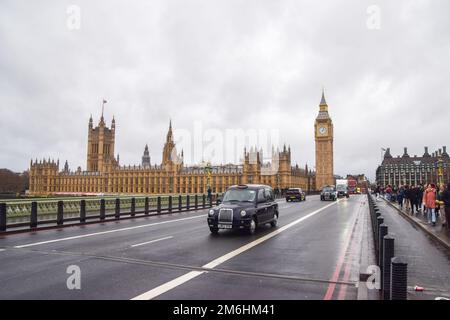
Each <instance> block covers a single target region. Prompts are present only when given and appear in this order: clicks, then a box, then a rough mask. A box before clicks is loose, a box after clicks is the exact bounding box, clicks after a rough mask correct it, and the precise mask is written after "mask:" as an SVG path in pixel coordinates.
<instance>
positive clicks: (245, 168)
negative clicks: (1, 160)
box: [30, 115, 315, 195]
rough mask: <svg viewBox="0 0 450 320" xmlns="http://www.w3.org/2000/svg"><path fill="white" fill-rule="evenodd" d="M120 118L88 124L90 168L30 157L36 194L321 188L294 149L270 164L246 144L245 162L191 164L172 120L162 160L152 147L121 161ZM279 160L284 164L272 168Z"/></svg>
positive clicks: (33, 191)
mask: <svg viewBox="0 0 450 320" xmlns="http://www.w3.org/2000/svg"><path fill="white" fill-rule="evenodd" d="M115 133H116V123H115V120H114V119H113V120H112V123H111V127H110V128H108V127H107V126H106V124H105V121H104V118H103V115H102V117H101V119H100V122H99V124H98V126H96V127H95V128H94V126H93V121H92V117H91V118H90V119H89V126H88V148H87V171H82V170H81V168H78V170H76V171H70V169H69V166H68V164H67V161H66V163H65V165H64V168H63V169H62V170H60V168H59V161H53V160H50V159H48V160H40V161H38V160H36V161H31V163H30V194H31V195H51V194H168V193H174V194H185V193H206V192H207V189H208V185H209V186H211V189H212V192H214V193H221V192H224V191H225V190H226V189H227V187H229V186H230V185H235V184H245V183H262V184H268V185H271V186H272V187H273V188H276V189H281V190H282V189H286V188H290V187H300V188H303V189H304V190H315V173H314V172H313V171H312V170H309V169H308V167H307V166H305V168H299V167H298V166H297V165H296V166H292V165H291V149H290V147H289V148H286V146H285V147H284V148H283V150H282V151H279V150H277V152H273V153H272V154H275V156H274V157H273V159H272V162H271V163H269V164H263V162H262V150H259V151H258V150H255V149H251V150H250V151H247V150H244V160H243V163H241V164H238V165H236V164H228V165H221V166H211V167H209V168H207V167H205V166H185V165H184V164H183V152H181V154H178V153H177V151H176V147H175V143H174V140H173V134H172V124H170V125H169V130H168V133H167V136H166V142H165V145H164V148H163V157H162V163H161V164H160V165H152V164H151V163H150V155H149V151H148V147H147V146H146V147H145V150H144V155H143V157H142V164H141V165H138V166H121V165H120V159H119V155H117V157H114V142H115ZM274 161H278V170H272V169H273V168H275V166H274V167H273V168H272V166H273V163H274Z"/></svg>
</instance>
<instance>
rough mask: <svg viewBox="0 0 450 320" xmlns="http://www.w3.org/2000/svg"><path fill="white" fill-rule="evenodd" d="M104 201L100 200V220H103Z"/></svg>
mask: <svg viewBox="0 0 450 320" xmlns="http://www.w3.org/2000/svg"><path fill="white" fill-rule="evenodd" d="M105 213H106V210H105V199H101V200H100V220H105Z"/></svg>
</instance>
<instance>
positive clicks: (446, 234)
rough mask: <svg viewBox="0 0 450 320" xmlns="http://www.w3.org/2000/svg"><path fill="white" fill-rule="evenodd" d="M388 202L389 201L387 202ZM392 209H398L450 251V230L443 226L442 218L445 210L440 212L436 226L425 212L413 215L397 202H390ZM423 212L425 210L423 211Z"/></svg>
mask: <svg viewBox="0 0 450 320" xmlns="http://www.w3.org/2000/svg"><path fill="white" fill-rule="evenodd" d="M386 201H387V200H386ZM388 203H389V204H390V205H391V206H392V207H394V208H396V209H397V211H399V212H400V213H401V214H402V215H403V216H404V217H405V218H407V219H409V220H411V221H412V222H414V223H415V224H416V225H417V226H418V227H420V228H421V229H423V230H424V231H425V232H426V233H427V234H428V235H429V236H431V237H433V238H434V239H435V240H437V241H439V242H441V243H442V244H443V245H444V246H446V247H447V248H448V249H449V250H450V229H448V228H446V227H444V226H443V225H442V216H443V215H444V214H445V213H444V209H443V208H442V209H441V210H440V214H439V216H438V217H437V218H436V225H435V226H433V225H430V224H429V223H428V219H427V217H426V216H425V215H424V214H423V211H421V212H416V213H414V214H411V212H410V211H409V212H407V211H406V210H405V209H404V208H403V209H401V208H400V206H399V205H398V203H397V202H391V201H390V202H388ZM422 210H423V209H422Z"/></svg>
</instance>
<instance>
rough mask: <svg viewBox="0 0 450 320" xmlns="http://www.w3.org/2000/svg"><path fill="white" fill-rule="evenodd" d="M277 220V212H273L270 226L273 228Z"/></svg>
mask: <svg viewBox="0 0 450 320" xmlns="http://www.w3.org/2000/svg"><path fill="white" fill-rule="evenodd" d="M277 222H278V215H277V214H274V215H273V220H272V222H271V223H270V226H271V227H272V228H275V227H276V226H277Z"/></svg>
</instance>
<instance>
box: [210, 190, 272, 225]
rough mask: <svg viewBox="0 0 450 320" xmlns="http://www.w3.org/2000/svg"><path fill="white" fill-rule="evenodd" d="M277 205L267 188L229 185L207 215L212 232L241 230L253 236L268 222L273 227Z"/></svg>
mask: <svg viewBox="0 0 450 320" xmlns="http://www.w3.org/2000/svg"><path fill="white" fill-rule="evenodd" d="M277 221H278V204H277V203H276V202H275V197H274V194H273V190H272V188H271V187H270V186H266V185H256V184H245V185H236V186H231V187H229V188H228V189H227V191H226V192H225V194H224V196H223V198H222V201H221V203H220V204H219V205H218V206H216V207H213V208H211V210H209V213H208V226H209V229H210V230H211V232H212V233H218V232H219V229H245V230H248V232H249V233H251V234H253V233H254V232H255V231H256V229H257V227H258V226H260V225H263V224H266V223H270V225H271V226H272V227H275V226H276V225H277Z"/></svg>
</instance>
